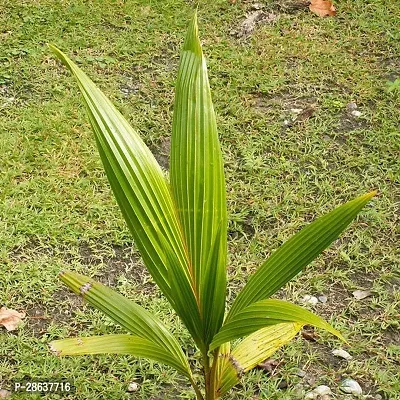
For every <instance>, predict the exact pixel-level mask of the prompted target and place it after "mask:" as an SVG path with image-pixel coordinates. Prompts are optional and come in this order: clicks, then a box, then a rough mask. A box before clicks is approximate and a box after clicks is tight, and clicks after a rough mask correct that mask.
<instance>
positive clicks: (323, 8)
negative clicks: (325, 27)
mask: <svg viewBox="0 0 400 400" xmlns="http://www.w3.org/2000/svg"><path fill="white" fill-rule="evenodd" d="M309 8H310V11H312V12H313V13H315V14H317V15H319V16H320V17H333V16H334V15H336V8H335V6H334V5H333V4H332V2H331V1H330V0H311V4H310V5H309Z"/></svg>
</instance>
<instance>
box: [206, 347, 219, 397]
mask: <svg viewBox="0 0 400 400" xmlns="http://www.w3.org/2000/svg"><path fill="white" fill-rule="evenodd" d="M218 354H219V348H218V349H216V350H214V351H213V363H212V366H211V368H210V358H209V357H208V356H205V357H204V377H205V383H206V398H205V400H216V399H217V397H216V393H217V388H216V384H217V382H216V372H217V365H218ZM206 366H207V367H206Z"/></svg>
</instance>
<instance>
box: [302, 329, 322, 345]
mask: <svg viewBox="0 0 400 400" xmlns="http://www.w3.org/2000/svg"><path fill="white" fill-rule="evenodd" d="M301 336H303V338H304V339H306V340H309V341H310V342H316V341H317V340H318V339H319V335H318V334H317V333H316V332H315V331H314V327H312V326H309V325H306V326H305V327H304V329H303V330H302V331H301Z"/></svg>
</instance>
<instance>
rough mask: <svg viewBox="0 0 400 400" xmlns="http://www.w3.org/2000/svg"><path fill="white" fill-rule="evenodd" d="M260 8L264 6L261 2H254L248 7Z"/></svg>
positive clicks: (252, 8)
mask: <svg viewBox="0 0 400 400" xmlns="http://www.w3.org/2000/svg"><path fill="white" fill-rule="evenodd" d="M262 8H264V6H263V5H262V4H261V3H254V4H252V5H251V7H250V9H251V10H261V9H262Z"/></svg>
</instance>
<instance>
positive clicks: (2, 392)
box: [0, 389, 11, 399]
mask: <svg viewBox="0 0 400 400" xmlns="http://www.w3.org/2000/svg"><path fill="white" fill-rule="evenodd" d="M10 397H11V392H10V391H9V390H6V389H0V399H9V398H10Z"/></svg>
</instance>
